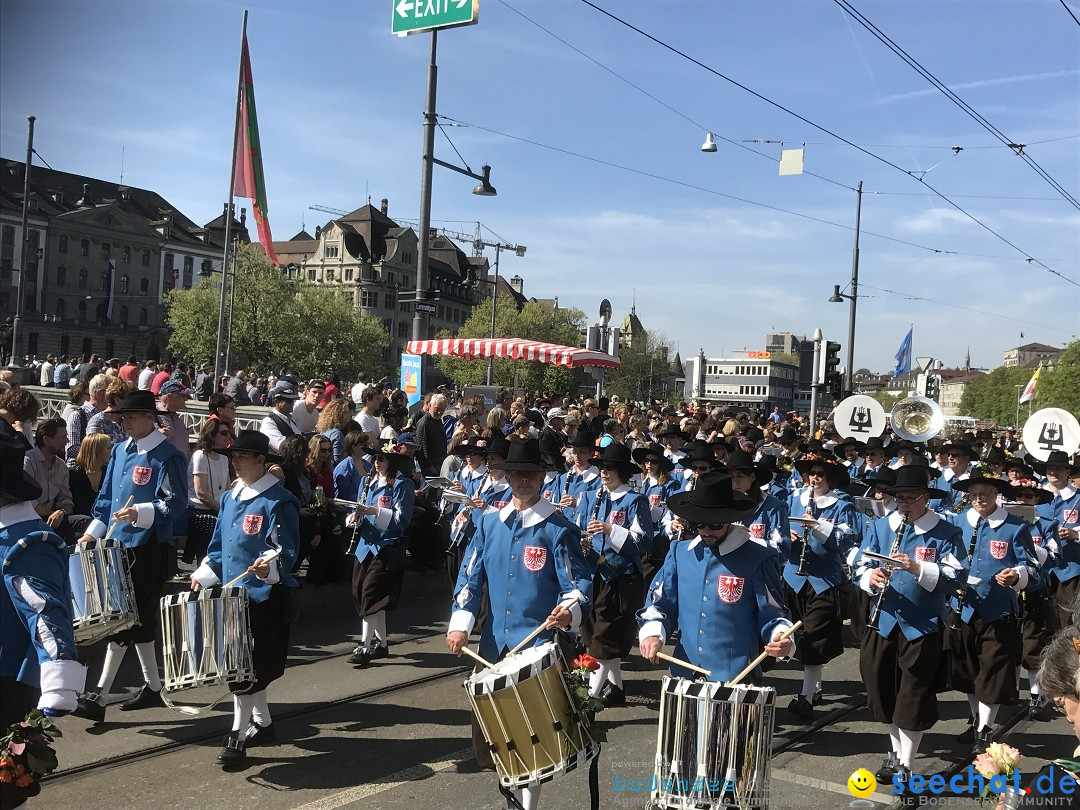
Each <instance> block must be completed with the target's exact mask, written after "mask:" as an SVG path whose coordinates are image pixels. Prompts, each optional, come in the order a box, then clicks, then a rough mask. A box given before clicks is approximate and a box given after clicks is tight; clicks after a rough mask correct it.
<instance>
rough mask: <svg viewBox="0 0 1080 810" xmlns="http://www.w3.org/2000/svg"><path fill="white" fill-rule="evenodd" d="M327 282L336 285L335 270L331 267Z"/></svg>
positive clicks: (327, 274)
mask: <svg viewBox="0 0 1080 810" xmlns="http://www.w3.org/2000/svg"><path fill="white" fill-rule="evenodd" d="M326 282H327V283H328V284H333V283H334V268H332V267H330V268H327V270H326Z"/></svg>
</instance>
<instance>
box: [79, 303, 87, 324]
mask: <svg viewBox="0 0 1080 810" xmlns="http://www.w3.org/2000/svg"><path fill="white" fill-rule="evenodd" d="M79 320H80V321H85V320H86V302H85V301H80V302H79Z"/></svg>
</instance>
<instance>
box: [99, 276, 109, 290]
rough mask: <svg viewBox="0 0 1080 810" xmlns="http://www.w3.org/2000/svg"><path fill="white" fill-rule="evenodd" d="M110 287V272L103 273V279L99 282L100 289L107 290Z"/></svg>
mask: <svg viewBox="0 0 1080 810" xmlns="http://www.w3.org/2000/svg"><path fill="white" fill-rule="evenodd" d="M108 287H109V274H108V273H102V274H101V280H100V281H99V282H98V289H99V290H106V289H108Z"/></svg>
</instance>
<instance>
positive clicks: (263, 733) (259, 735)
mask: <svg viewBox="0 0 1080 810" xmlns="http://www.w3.org/2000/svg"><path fill="white" fill-rule="evenodd" d="M276 742H277V726H275V725H274V724H273V723H270V724H269V725H265V726H260V725H259V724H258V723H256V722H255V721H254V720H252V721H251V725H250V726H248V730H247V734H245V735H244V745H245V746H246V747H248V748H254V747H255V746H257V745H274V743H276Z"/></svg>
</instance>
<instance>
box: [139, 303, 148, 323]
mask: <svg viewBox="0 0 1080 810" xmlns="http://www.w3.org/2000/svg"><path fill="white" fill-rule="evenodd" d="M148 317H149V316H148V314H147V312H146V307H143V308H142V309H141V310H139V326H146V322H147V318H148Z"/></svg>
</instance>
